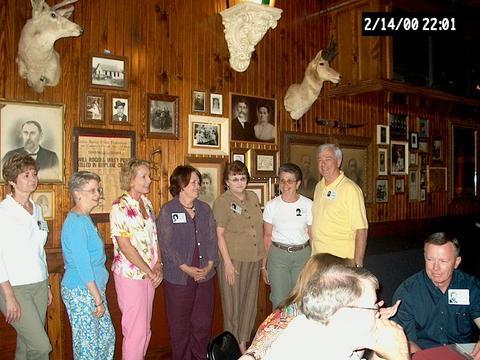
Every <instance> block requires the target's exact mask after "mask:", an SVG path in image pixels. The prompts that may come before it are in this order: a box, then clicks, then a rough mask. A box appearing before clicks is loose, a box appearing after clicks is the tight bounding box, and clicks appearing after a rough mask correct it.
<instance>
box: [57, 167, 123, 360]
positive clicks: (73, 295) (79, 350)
mask: <svg viewBox="0 0 480 360" xmlns="http://www.w3.org/2000/svg"><path fill="white" fill-rule="evenodd" d="M68 191H69V192H70V195H71V196H72V199H73V203H74V206H73V208H72V209H71V210H70V212H69V213H68V215H67V218H66V219H65V222H64V223H63V227H62V253H63V259H64V262H65V273H64V275H63V279H62V299H63V302H64V303H65V307H66V308H67V313H68V317H69V319H70V324H71V326H72V335H73V357H74V359H75V360H78V359H85V360H87V359H96V360H103V359H105V360H107V359H113V353H114V349H115V330H114V328H113V325H112V320H111V318H110V313H109V311H108V307H107V299H106V297H105V290H106V286H107V281H108V271H107V269H106V268H105V260H106V256H105V246H104V243H103V241H102V239H101V238H100V235H99V233H98V230H97V227H96V226H95V224H94V223H93V221H92V219H91V218H90V213H91V211H92V210H93V209H94V208H95V207H96V206H97V205H98V203H99V201H100V198H101V196H102V188H101V187H100V177H99V176H98V175H97V174H95V173H92V172H88V171H79V172H76V173H73V175H72V177H71V178H70V181H69V182H68Z"/></svg>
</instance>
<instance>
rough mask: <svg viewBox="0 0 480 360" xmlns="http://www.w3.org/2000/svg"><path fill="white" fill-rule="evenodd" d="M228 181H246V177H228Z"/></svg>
mask: <svg viewBox="0 0 480 360" xmlns="http://www.w3.org/2000/svg"><path fill="white" fill-rule="evenodd" d="M228 181H231V182H233V183H238V182H246V181H247V177H246V176H242V177H239V178H229V179H228Z"/></svg>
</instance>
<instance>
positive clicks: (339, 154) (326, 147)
mask: <svg viewBox="0 0 480 360" xmlns="http://www.w3.org/2000/svg"><path fill="white" fill-rule="evenodd" d="M324 150H332V151H333V152H334V153H335V157H336V158H337V160H340V161H342V159H343V153H342V150H341V149H340V148H339V147H338V146H337V145H335V144H322V145H320V146H319V147H318V149H317V159H318V156H319V155H320V153H321V152H322V151H324Z"/></svg>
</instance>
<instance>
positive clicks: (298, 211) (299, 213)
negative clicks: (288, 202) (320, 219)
mask: <svg viewBox="0 0 480 360" xmlns="http://www.w3.org/2000/svg"><path fill="white" fill-rule="evenodd" d="M304 214H305V209H302V208H296V209H295V215H296V216H302V215H304Z"/></svg>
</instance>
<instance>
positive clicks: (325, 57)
mask: <svg viewBox="0 0 480 360" xmlns="http://www.w3.org/2000/svg"><path fill="white" fill-rule="evenodd" d="M336 55H337V50H336V44H335V43H334V42H333V39H332V38H330V40H329V41H328V46H327V48H326V49H324V50H320V51H319V52H318V54H317V56H315V59H313V60H312V61H311V62H310V64H308V66H307V70H305V77H304V78H303V81H302V83H301V84H292V85H290V87H289V88H288V90H287V93H286V94H285V99H284V101H283V103H284V105H285V110H287V111H288V112H289V113H290V116H291V117H292V119H294V120H298V119H300V118H301V117H302V116H303V114H305V113H306V112H307V111H308V110H309V109H310V107H311V106H312V104H313V103H314V102H315V100H317V98H318V96H319V95H320V90H322V86H323V82H324V81H331V82H332V83H334V84H337V83H338V82H340V77H341V76H340V74H339V73H338V72H336V71H335V70H333V69H332V68H331V67H330V65H329V63H330V61H332V60H333V58H334V57H335V56H336Z"/></svg>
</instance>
